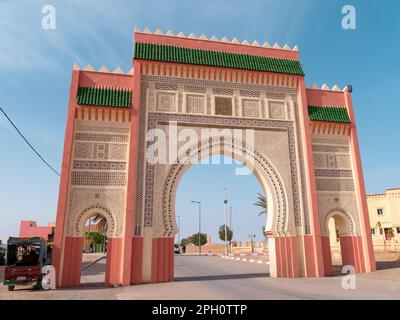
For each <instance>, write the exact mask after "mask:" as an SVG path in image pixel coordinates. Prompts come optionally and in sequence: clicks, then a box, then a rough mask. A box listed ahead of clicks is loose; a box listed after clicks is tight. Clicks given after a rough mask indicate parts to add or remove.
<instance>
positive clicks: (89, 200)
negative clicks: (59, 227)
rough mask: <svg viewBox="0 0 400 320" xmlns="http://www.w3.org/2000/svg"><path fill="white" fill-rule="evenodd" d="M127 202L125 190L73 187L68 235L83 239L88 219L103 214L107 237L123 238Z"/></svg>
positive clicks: (70, 194)
mask: <svg viewBox="0 0 400 320" xmlns="http://www.w3.org/2000/svg"><path fill="white" fill-rule="evenodd" d="M125 200H126V192H125V190H123V189H107V190H105V189H103V188H98V189H87V188H77V187H72V188H71V189H70V192H69V197H68V219H67V221H68V222H67V228H66V233H67V235H68V236H72V237H82V236H83V235H84V229H83V227H84V224H85V222H86V221H87V220H88V218H90V217H92V216H93V215H95V214H101V215H103V216H104V217H105V218H106V219H107V224H108V228H107V236H108V237H110V236H112V237H120V236H122V235H123V231H124V224H125V223H124V221H125Z"/></svg>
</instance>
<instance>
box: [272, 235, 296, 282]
mask: <svg viewBox="0 0 400 320" xmlns="http://www.w3.org/2000/svg"><path fill="white" fill-rule="evenodd" d="M274 240H275V254H276V267H277V277H278V278H298V277H299V276H300V273H299V272H300V268H299V255H298V250H297V241H298V239H297V238H296V237H275V238H274ZM270 252H274V250H270Z"/></svg>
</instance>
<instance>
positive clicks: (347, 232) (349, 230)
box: [323, 208, 356, 236]
mask: <svg viewBox="0 0 400 320" xmlns="http://www.w3.org/2000/svg"><path fill="white" fill-rule="evenodd" d="M334 216H339V217H341V218H342V219H343V221H345V222H346V223H345V226H344V227H345V229H344V230H341V233H342V234H341V236H356V230H355V224H354V220H353V218H352V216H351V215H350V214H348V213H347V212H346V211H345V210H344V209H342V208H335V209H332V210H330V211H329V212H328V213H327V214H326V215H325V218H324V230H323V234H324V235H327V236H329V232H330V231H329V220H330V219H331V218H332V217H334Z"/></svg>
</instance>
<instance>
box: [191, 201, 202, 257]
mask: <svg viewBox="0 0 400 320" xmlns="http://www.w3.org/2000/svg"><path fill="white" fill-rule="evenodd" d="M190 202H192V203H197V204H198V205H199V256H201V201H193V200H192V201H190Z"/></svg>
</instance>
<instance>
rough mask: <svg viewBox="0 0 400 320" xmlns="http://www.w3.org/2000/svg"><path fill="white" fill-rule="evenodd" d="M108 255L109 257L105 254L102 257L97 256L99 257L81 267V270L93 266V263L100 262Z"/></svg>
mask: <svg viewBox="0 0 400 320" xmlns="http://www.w3.org/2000/svg"><path fill="white" fill-rule="evenodd" d="M106 257H107V256H106V255H104V256H102V257H100V258H97V259H95V260H93V261H92V262H89V263H88V264H87V265H86V266H84V267H82V268H81V271H83V270H86V269H87V268H89V267H91V266H92V265H94V264H96V263H97V262H99V261H100V260H102V259H105V258H106Z"/></svg>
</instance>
